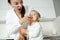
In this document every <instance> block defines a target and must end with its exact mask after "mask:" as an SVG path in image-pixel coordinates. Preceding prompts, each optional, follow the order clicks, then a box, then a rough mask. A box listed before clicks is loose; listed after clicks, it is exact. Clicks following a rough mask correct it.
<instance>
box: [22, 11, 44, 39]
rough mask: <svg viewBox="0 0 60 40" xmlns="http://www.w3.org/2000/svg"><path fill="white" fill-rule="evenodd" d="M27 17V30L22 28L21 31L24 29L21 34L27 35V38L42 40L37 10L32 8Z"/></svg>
mask: <svg viewBox="0 0 60 40" xmlns="http://www.w3.org/2000/svg"><path fill="white" fill-rule="evenodd" d="M29 18H30V24H29V25H28V28H27V30H26V29H24V28H22V29H23V30H22V31H25V32H23V34H24V35H27V36H28V40H43V35H42V28H41V26H40V23H39V20H40V14H39V13H38V12H37V11H35V10H32V11H31V12H30V15H29Z"/></svg>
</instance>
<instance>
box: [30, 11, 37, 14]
mask: <svg viewBox="0 0 60 40" xmlns="http://www.w3.org/2000/svg"><path fill="white" fill-rule="evenodd" d="M30 14H38V13H37V12H35V11H31V12H30Z"/></svg>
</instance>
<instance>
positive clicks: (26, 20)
mask: <svg viewBox="0 0 60 40" xmlns="http://www.w3.org/2000/svg"><path fill="white" fill-rule="evenodd" d="M19 22H20V24H23V23H26V22H29V18H28V16H25V17H23V18H22V19H21V20H19Z"/></svg>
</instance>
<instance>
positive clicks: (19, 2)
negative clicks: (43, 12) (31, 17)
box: [6, 0, 28, 40]
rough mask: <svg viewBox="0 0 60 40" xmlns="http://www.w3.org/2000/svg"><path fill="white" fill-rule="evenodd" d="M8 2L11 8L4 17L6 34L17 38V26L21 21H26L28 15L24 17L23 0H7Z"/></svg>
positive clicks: (15, 39)
mask: <svg viewBox="0 0 60 40" xmlns="http://www.w3.org/2000/svg"><path fill="white" fill-rule="evenodd" d="M8 3H9V4H10V5H11V6H12V9H11V10H9V11H8V13H7V17H6V24H7V30H8V31H7V36H8V37H10V38H13V39H14V40H17V38H18V37H19V28H20V27H21V25H22V24H23V23H25V22H28V17H24V15H25V8H24V6H23V0H8Z"/></svg>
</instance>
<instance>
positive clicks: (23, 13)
mask: <svg viewBox="0 0 60 40" xmlns="http://www.w3.org/2000/svg"><path fill="white" fill-rule="evenodd" d="M24 15H25V7H24V6H22V10H21V17H24Z"/></svg>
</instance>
